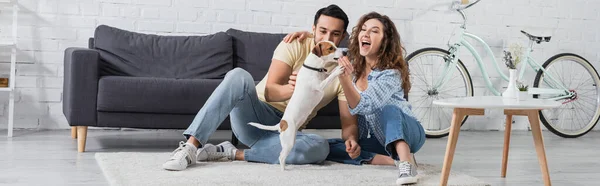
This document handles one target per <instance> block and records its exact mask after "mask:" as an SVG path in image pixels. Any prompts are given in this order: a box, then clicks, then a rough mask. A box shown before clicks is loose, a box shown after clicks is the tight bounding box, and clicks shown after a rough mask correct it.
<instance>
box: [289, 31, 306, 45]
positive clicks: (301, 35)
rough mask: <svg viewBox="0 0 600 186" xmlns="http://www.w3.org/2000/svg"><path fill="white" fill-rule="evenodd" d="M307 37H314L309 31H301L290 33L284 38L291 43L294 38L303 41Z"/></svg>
mask: <svg viewBox="0 0 600 186" xmlns="http://www.w3.org/2000/svg"><path fill="white" fill-rule="evenodd" d="M307 37H312V36H311V34H310V32H308V31H299V32H294V33H289V34H288V35H286V36H285V37H284V38H283V42H286V43H291V42H292V41H294V39H296V38H298V41H300V42H302V41H303V40H304V39H306V38H307Z"/></svg>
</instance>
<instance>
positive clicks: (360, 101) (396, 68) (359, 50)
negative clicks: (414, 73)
mask: <svg viewBox="0 0 600 186" xmlns="http://www.w3.org/2000/svg"><path fill="white" fill-rule="evenodd" d="M307 36H308V34H307V33H306V32H298V33H294V34H290V35H288V37H286V38H285V39H284V40H286V41H287V40H289V39H290V38H291V39H293V38H295V37H299V39H302V38H303V37H307ZM308 37H310V36H308ZM348 55H349V57H350V58H348V57H343V58H340V59H339V60H338V63H339V65H341V66H343V67H344V68H345V70H344V74H342V75H340V76H339V81H340V84H341V85H342V88H343V90H344V93H345V95H346V99H347V103H348V107H349V111H350V113H351V114H352V115H355V116H357V119H358V125H348V124H347V123H346V124H345V125H344V124H342V139H339V138H338V139H329V140H328V141H329V147H330V153H329V155H328V156H327V160H330V161H336V162H341V163H346V164H355V165H360V164H365V163H366V164H375V165H396V166H398V169H399V174H398V179H397V180H396V183H397V184H411V183H416V182H417V181H418V179H417V177H416V176H417V169H416V163H415V162H414V160H413V159H412V156H411V153H415V152H417V151H418V150H419V149H420V148H421V147H422V146H423V144H424V143H425V131H424V130H423V127H422V126H421V124H420V122H419V121H417V119H416V118H415V117H414V115H413V113H412V111H411V106H410V105H409V103H408V102H407V101H406V99H404V95H406V94H407V93H408V91H409V90H410V87H411V86H410V79H409V77H408V66H407V64H406V61H405V60H404V57H403V47H402V45H401V43H400V35H399V34H398V31H397V30H396V26H395V25H394V23H393V22H392V21H391V20H390V18H389V17H387V16H385V15H381V14H379V13H376V12H371V13H369V14H366V15H364V16H362V17H361V19H360V20H359V22H358V24H357V25H356V27H354V30H353V32H352V35H351V37H350V45H349V53H348ZM350 61H353V62H352V63H351V62H350Z"/></svg>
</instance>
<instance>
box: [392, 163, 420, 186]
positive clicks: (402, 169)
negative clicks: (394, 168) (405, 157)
mask: <svg viewBox="0 0 600 186" xmlns="http://www.w3.org/2000/svg"><path fill="white" fill-rule="evenodd" d="M417 174H418V173H417V167H416V166H413V165H412V164H410V163H409V162H408V161H403V162H400V163H399V164H398V179H396V184H397V185H404V184H414V183H417V181H419V179H418V178H417Z"/></svg>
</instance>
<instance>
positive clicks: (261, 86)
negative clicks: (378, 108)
mask: <svg viewBox="0 0 600 186" xmlns="http://www.w3.org/2000/svg"><path fill="white" fill-rule="evenodd" d="M314 46H315V43H314V38H306V39H304V41H302V42H299V41H298V40H294V41H293V42H292V43H285V42H281V43H279V45H278V46H277V48H276V49H275V52H274V53H273V59H276V60H280V61H283V62H284V63H286V64H288V65H290V67H292V69H293V70H292V71H299V70H300V68H302V64H303V63H304V60H305V59H306V56H308V55H309V54H310V52H311V50H312V48H313V47H314ZM335 66H336V64H333V63H329V64H328V65H327V66H326V67H325V68H326V69H327V70H328V71H329V72H331V70H333V68H335ZM268 77H269V73H267V74H266V75H265V77H264V78H263V79H262V80H261V81H260V83H258V85H256V93H257V94H258V99H260V100H261V101H264V102H266V103H268V104H269V105H271V106H273V107H275V108H277V109H278V110H279V111H281V112H284V111H285V108H286V106H287V105H288V102H289V100H286V101H283V102H267V101H266V100H265V85H266V83H267V78H268ZM336 96H337V98H338V100H340V101H346V96H345V95H344V91H343V90H342V86H341V84H340V82H339V80H338V79H337V78H335V79H334V80H333V82H332V84H331V85H330V86H328V87H327V88H326V89H325V91H324V96H323V99H322V100H321V102H320V103H319V104H318V105H317V107H315V109H314V110H313V111H312V113H311V114H310V115H309V116H308V118H307V120H306V122H305V123H304V124H302V127H300V129H304V128H306V124H308V122H309V121H310V120H311V119H313V118H314V117H315V116H316V115H317V111H318V110H320V109H321V108H323V107H325V106H326V105H327V104H329V103H330V102H331V101H333V99H334V98H335V97H336Z"/></svg>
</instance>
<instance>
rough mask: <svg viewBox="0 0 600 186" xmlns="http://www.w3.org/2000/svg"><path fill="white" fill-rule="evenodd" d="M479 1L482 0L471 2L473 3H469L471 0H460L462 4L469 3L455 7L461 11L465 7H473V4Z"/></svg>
mask: <svg viewBox="0 0 600 186" xmlns="http://www.w3.org/2000/svg"><path fill="white" fill-rule="evenodd" d="M479 1H481V0H477V1H475V2H473V3H471V4H469V0H460V5H466V4H468V5H466V6H458V7H457V8H455V9H456V10H459V11H460V10H464V9H467V8H469V7H471V6H473V5H475V4H477V3H479ZM456 3H457V2H456V1H455V4H456Z"/></svg>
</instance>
